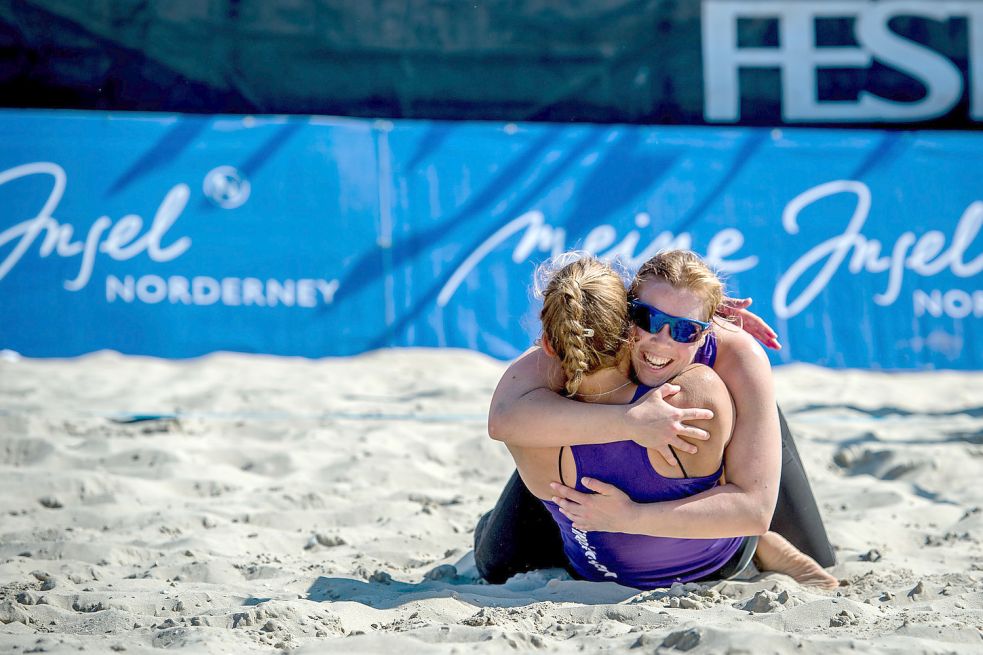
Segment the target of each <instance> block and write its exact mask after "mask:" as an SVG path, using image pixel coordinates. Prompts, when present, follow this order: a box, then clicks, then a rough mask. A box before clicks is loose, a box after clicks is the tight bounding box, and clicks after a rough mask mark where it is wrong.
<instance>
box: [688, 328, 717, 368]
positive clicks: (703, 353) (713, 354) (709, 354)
mask: <svg viewBox="0 0 983 655" xmlns="http://www.w3.org/2000/svg"><path fill="white" fill-rule="evenodd" d="M716 361H717V335H716V333H715V332H714V331H713V330H711V331H710V332H708V333H707V337H706V339H704V340H703V345H702V346H700V348H699V350H697V351H696V355H695V356H694V357H693V363H694V364H703V365H704V366H709V367H710V368H713V365H714V363H715V362H716Z"/></svg>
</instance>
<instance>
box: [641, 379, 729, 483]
mask: <svg viewBox="0 0 983 655" xmlns="http://www.w3.org/2000/svg"><path fill="white" fill-rule="evenodd" d="M676 393H679V386H677V385H675V384H668V383H667V384H663V385H662V386H661V387H657V388H655V389H652V390H651V391H649V392H648V393H646V394H645V395H644V396H642V397H641V398H640V399H638V400H637V401H636V402H635V403H633V404H632V405H631V406H630V407H629V408H628V412H627V414H626V417H627V421H628V424H629V426H630V430H631V432H632V433H633V434H635V437H634V441H635V442H636V443H638V444H639V445H641V446H644V447H645V448H650V449H652V450H655V451H658V452H659V454H661V455H662V457H663V458H664V459H665V460H666V462H667V463H668V464H669V465H670V466H678V465H679V464H678V462H677V461H676V458H675V457H674V456H673V454H672V451H671V450H670V449H669V446H672V447H673V448H675V449H677V450H679V451H681V452H685V453H695V452H697V447H696V446H694V445H693V444H691V443H689V442H688V441H686V440H685V439H683V438H682V437H684V436H685V437H686V438H687V439H696V440H699V441H705V440H707V439H709V438H710V434H709V433H708V432H707V431H706V430H701V429H700V428H696V427H691V426H689V425H686V421H696V420H699V419H710V418H713V412H712V411H710V410H709V409H702V408H679V407H673V406H672V405H670V404H669V403H668V402H666V400H665V399H666V398H669V397H670V396H673V395H675V394H676Z"/></svg>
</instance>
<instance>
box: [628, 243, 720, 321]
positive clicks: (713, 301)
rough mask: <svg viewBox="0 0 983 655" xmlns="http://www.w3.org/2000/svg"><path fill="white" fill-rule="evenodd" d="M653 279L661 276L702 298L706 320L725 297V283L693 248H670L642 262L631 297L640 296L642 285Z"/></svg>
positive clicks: (630, 293)
mask: <svg viewBox="0 0 983 655" xmlns="http://www.w3.org/2000/svg"><path fill="white" fill-rule="evenodd" d="M651 279H660V280H662V281H664V282H668V283H669V284H671V285H672V286H674V287H676V288H677V289H686V290H688V291H691V292H692V293H693V294H695V295H697V296H699V297H700V298H702V299H703V306H704V310H705V314H704V315H703V316H702V317H701V318H702V319H703V320H704V321H709V320H710V319H712V318H713V315H714V314H716V313H717V309H718V308H719V307H720V304H721V303H722V302H723V300H724V283H723V282H721V281H720V278H719V277H717V274H716V273H714V272H713V271H712V270H711V269H710V267H709V266H707V264H706V262H704V261H703V260H702V259H700V257H699V256H698V255H697V254H695V253H693V252H690V251H689V250H666V251H663V252H660V253H659V254H657V255H656V256H655V257H653V258H652V259H650V260H648V261H647V262H645V263H644V264H642V267H641V268H640V269H638V273H636V274H635V279H634V280H633V281H632V283H631V289H630V290H629V292H628V295H629V297H631V298H633V299H634V298H637V297H638V291H639V288H640V287H641V286H642V284H644V283H645V282H647V281H649V280H651Z"/></svg>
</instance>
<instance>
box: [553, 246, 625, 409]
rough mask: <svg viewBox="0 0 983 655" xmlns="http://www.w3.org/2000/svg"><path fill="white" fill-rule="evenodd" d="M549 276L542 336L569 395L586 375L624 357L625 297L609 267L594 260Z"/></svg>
mask: <svg viewBox="0 0 983 655" xmlns="http://www.w3.org/2000/svg"><path fill="white" fill-rule="evenodd" d="M567 261H569V258H567ZM546 266H549V264H547V265H546ZM547 272H548V277H549V279H548V282H547V283H546V289H545V291H544V292H543V310H542V312H541V313H540V318H541V320H542V323H543V334H544V337H545V338H546V339H547V340H548V341H549V345H550V347H551V348H552V349H553V351H554V352H555V353H556V356H557V358H558V359H559V360H560V367H561V368H562V369H563V373H564V376H565V378H566V380H565V383H564V389H565V391H566V395H568V396H572V395H574V394H576V393H577V389H579V388H580V385H581V383H582V382H583V380H584V376H586V375H589V374H591V373H593V372H595V371H597V370H598V369H600V368H604V367H607V366H613V365H615V364H616V363H617V362H618V359H619V358H620V357H621V356H623V355H624V354H625V352H626V351H625V346H626V345H627V343H628V340H629V336H630V334H631V324H630V323H629V322H628V298H627V292H626V291H625V286H624V282H623V280H622V278H621V277H620V276H619V275H618V274H617V273H616V272H615V271H614V270H613V269H612V268H611V266H609V265H608V264H606V263H604V262H602V261H600V260H598V259H596V258H594V257H589V256H587V257H581V258H580V259H577V260H575V261H572V262H570V263H567V264H566V265H565V266H563V267H562V268H561V269H559V270H548V271H547Z"/></svg>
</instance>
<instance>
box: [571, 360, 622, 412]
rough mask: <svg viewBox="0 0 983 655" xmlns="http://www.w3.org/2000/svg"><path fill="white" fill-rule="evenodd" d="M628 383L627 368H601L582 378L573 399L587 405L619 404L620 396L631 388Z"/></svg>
mask: <svg viewBox="0 0 983 655" xmlns="http://www.w3.org/2000/svg"><path fill="white" fill-rule="evenodd" d="M629 382H631V380H630V379H629V378H628V371H627V367H625V366H611V367H608V368H602V369H599V370H597V371H594V372H593V373H591V374H589V375H585V376H584V379H583V381H582V382H581V383H580V388H578V389H577V393H576V394H575V395H574V398H575V399H577V400H579V401H582V402H587V403H608V404H620V402H621V398H622V396H623V395H625V394H626V393H627V391H626V390H627V389H628V387H630V386H632V385H630V384H627V383H629ZM632 391H633V390H632Z"/></svg>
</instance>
